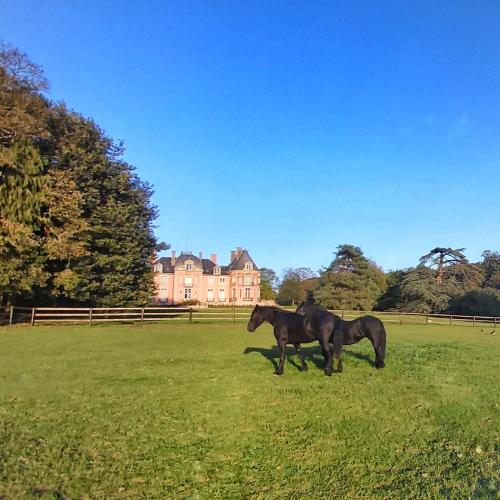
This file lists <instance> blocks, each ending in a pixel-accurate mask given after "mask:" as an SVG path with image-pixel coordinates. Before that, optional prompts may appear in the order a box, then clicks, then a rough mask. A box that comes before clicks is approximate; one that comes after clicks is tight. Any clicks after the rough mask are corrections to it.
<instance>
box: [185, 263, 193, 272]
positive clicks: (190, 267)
mask: <svg viewBox="0 0 500 500" xmlns="http://www.w3.org/2000/svg"><path fill="white" fill-rule="evenodd" d="M192 269H193V261H192V260H188V261H186V271H192Z"/></svg>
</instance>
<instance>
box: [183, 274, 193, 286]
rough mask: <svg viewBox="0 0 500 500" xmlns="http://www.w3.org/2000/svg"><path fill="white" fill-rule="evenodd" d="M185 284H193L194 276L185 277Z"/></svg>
mask: <svg viewBox="0 0 500 500" xmlns="http://www.w3.org/2000/svg"><path fill="white" fill-rule="evenodd" d="M184 286H193V278H192V277H191V276H186V277H185V278H184Z"/></svg>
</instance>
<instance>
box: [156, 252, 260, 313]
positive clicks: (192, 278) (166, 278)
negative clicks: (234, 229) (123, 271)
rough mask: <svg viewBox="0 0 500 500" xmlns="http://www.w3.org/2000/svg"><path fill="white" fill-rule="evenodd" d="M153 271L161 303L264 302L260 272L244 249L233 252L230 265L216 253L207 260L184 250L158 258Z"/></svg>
mask: <svg viewBox="0 0 500 500" xmlns="http://www.w3.org/2000/svg"><path fill="white" fill-rule="evenodd" d="M153 269H154V281H155V288H156V291H155V296H154V301H155V302H157V303H162V304H168V305H173V304H181V303H183V302H188V301H196V302H198V303H200V304H208V305H214V304H216V305H224V304H234V305H252V304H256V303H257V302H259V300H260V271H259V269H258V267H257V266H256V265H255V263H254V261H253V260H252V258H251V257H250V255H249V253H248V251H247V250H246V249H244V248H241V247H238V248H237V249H236V250H233V251H232V252H231V256H230V261H229V265H227V266H221V265H219V264H218V263H217V255H216V254H212V255H211V256H210V258H209V259H204V258H203V255H202V253H201V252H200V253H199V255H198V257H196V256H195V255H193V254H192V253H191V252H186V251H184V252H182V253H181V254H180V255H179V257H176V254H175V252H172V256H171V257H162V258H160V259H158V260H157V261H156V262H155V263H154V267H153Z"/></svg>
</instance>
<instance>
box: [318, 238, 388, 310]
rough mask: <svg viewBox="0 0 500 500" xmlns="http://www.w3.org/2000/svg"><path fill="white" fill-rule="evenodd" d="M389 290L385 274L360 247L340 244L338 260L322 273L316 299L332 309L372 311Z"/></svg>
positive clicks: (336, 256) (336, 257)
mask: <svg viewBox="0 0 500 500" xmlns="http://www.w3.org/2000/svg"><path fill="white" fill-rule="evenodd" d="M386 288H387V281H386V277H385V274H384V272H383V271H382V270H381V269H380V268H379V267H378V266H377V265H376V264H375V263H374V262H372V261H371V260H369V259H367V258H366V257H365V255H364V254H363V251H362V250H361V248H359V247H356V246H354V245H339V246H338V247H337V252H336V254H335V258H334V259H333V261H332V262H331V263H330V265H329V266H328V267H327V268H326V269H325V270H324V271H323V272H322V273H321V277H320V283H319V287H318V289H317V292H316V299H317V300H318V302H319V303H320V304H321V305H323V306H324V307H327V308H330V309H363V310H371V309H373V307H374V306H375V304H376V302H377V299H378V298H379V297H380V296H381V295H382V293H383V292H384V291H385V289H386Z"/></svg>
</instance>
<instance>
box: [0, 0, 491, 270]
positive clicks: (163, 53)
mask: <svg viewBox="0 0 500 500" xmlns="http://www.w3.org/2000/svg"><path fill="white" fill-rule="evenodd" d="M0 37H1V38H2V39H3V40H4V41H7V42H9V43H11V44H13V45H15V46H17V47H19V48H20V49H22V50H23V51H25V52H27V53H28V54H29V56H30V57H31V58H32V59H33V60H34V61H35V62H37V63H39V64H41V65H42V66H43V67H44V68H45V71H46V74H47V76H48V78H49V79H50V81H51V85H52V87H51V92H50V96H51V97H52V98H53V99H54V100H64V101H65V102H66V103H67V104H68V105H69V106H70V107H72V108H74V109H76V110H78V111H80V112H81V113H83V114H84V115H86V116H89V117H92V118H94V119H95V120H96V121H97V122H98V123H99V124H100V125H101V126H102V127H103V128H104V129H105V130H106V132H107V133H108V134H109V135H110V136H111V137H113V138H116V139H123V140H124V141H125V143H126V146H127V152H126V160H127V161H129V162H130V163H132V164H134V165H135V166H136V167H137V170H138V173H139V175H140V176H141V178H143V179H145V180H147V181H149V182H150V183H152V184H153V185H154V188H155V192H156V193H155V197H154V201H155V203H156V204H157V205H158V206H159V208H160V214H161V215H160V218H159V220H158V221H157V225H158V228H157V234H158V236H159V238H160V239H162V240H165V241H167V242H169V243H171V244H172V246H173V248H175V249H176V250H177V251H180V250H182V249H190V250H193V251H194V252H197V251H198V250H203V251H204V252H205V253H210V252H216V253H218V254H219V255H220V260H222V262H223V263H225V262H226V261H227V260H228V254H229V251H230V250H231V248H232V247H235V246H237V245H238V246H244V247H247V248H248V249H249V251H250V253H251V255H252V256H253V257H254V260H255V261H256V263H257V265H259V266H266V267H272V268H274V269H275V270H276V271H278V272H279V271H280V270H281V269H283V268H284V267H288V266H292V267H299V266H307V267H311V268H312V269H313V270H318V269H319V268H320V267H321V266H323V265H327V264H328V263H329V262H330V261H331V258H332V252H333V251H334V250H335V247H336V246H337V245H339V244H341V243H352V244H355V245H359V246H361V247H362V249H363V250H364V251H365V253H366V254H367V255H368V256H369V257H371V258H373V259H374V260H375V261H376V262H377V263H379V264H380V265H381V266H383V267H384V268H385V269H391V268H392V269H394V268H401V267H408V266H411V265H414V264H415V263H416V262H417V260H418V258H419V256H421V255H423V254H425V253H427V252H428V250H430V249H431V248H434V247H435V246H451V247H455V248H456V247H465V248H466V254H467V255H468V256H469V258H471V259H472V260H476V259H479V257H480V254H481V252H482V251H483V250H484V249H491V250H498V249H500V2H497V1H493V0H488V1H485V0H478V1H475V2H472V1H460V0H457V1H454V2H450V1H447V0H441V1H439V0H432V1H422V0H420V1H412V2H410V1H403V0H398V1H384V2H381V1H380V0H377V1H369V0H368V1H367V0H363V1H353V0H346V1H337V2H335V1H325V2H315V1H309V0H307V1H303V2H300V1H272V0H265V1H247V2H234V1H231V2H230V1H227V2H225V1H199V2H190V1H186V0H182V1H180V0H179V1H176V2H167V1H158V2H147V1H139V0H136V1H130V2H124V1H116V2H112V1H89V0H86V1H80V2H79V1H73V0H72V1H57V2H56V1H43V2H40V1H23V2H19V1H10V0H0Z"/></svg>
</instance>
